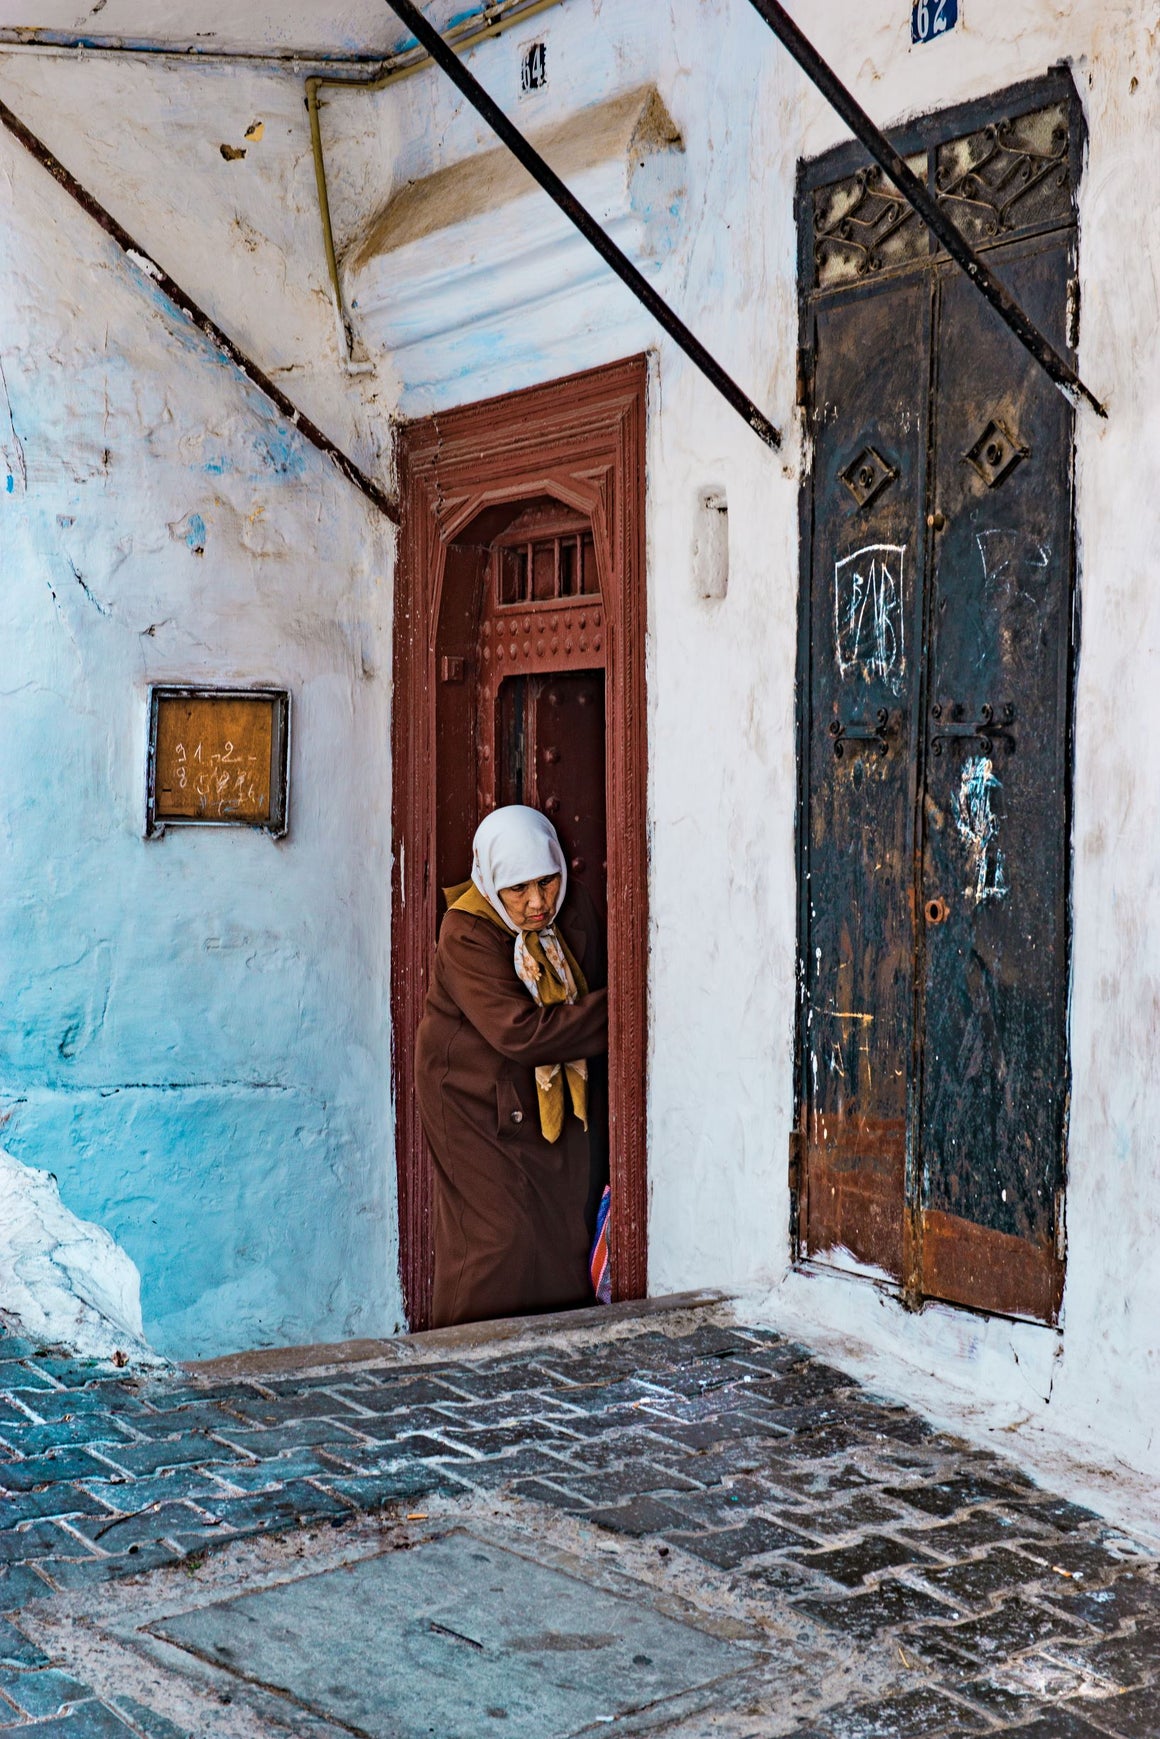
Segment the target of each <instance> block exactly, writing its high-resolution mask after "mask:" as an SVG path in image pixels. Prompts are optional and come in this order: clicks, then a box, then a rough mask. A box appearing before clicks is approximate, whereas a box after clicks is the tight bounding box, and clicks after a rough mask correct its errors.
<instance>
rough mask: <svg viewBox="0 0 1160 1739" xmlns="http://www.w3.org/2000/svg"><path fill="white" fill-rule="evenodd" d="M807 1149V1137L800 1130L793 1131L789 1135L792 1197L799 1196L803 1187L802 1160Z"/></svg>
mask: <svg viewBox="0 0 1160 1739" xmlns="http://www.w3.org/2000/svg"><path fill="white" fill-rule="evenodd" d="M804 1149H805V1137H804V1135H803V1134H802V1132H801V1130H800V1129H791V1130H790V1133H789V1189H790V1194H791V1195H794V1196H796V1195H798V1194H799V1193H800V1191H801V1186H802V1158H803V1154H804Z"/></svg>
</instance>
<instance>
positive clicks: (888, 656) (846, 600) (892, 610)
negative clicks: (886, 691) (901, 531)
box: [834, 543, 906, 694]
mask: <svg viewBox="0 0 1160 1739" xmlns="http://www.w3.org/2000/svg"><path fill="white" fill-rule="evenodd" d="M905 554H906V546H905V544H897V543H873V544H867V545H866V547H865V548H864V549H859V550H855V551H854V553H853V554H852V555H848V556H843V557H842V559H841V560H840V561H837V562H835V563H834V643H835V647H836V650H837V658H838V673H839V675H840V676H841V677H842V678H843V679H844V678H845V677H847V676H849V675H851V674H852V673H853V674H860V675H861V677H862V680H863V681H864V682H884V683H886V684H887V686H888V687H889V688H891V689H892V690H893V692H894V693H895V694H897V693H898V692H899V690H900V688H901V686H902V677H903V674H904V672H905V669H906V657H905V643H904V627H903V590H902V564H903V558H904V557H905Z"/></svg>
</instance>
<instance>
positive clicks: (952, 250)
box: [750, 0, 1108, 417]
mask: <svg viewBox="0 0 1160 1739" xmlns="http://www.w3.org/2000/svg"><path fill="white" fill-rule="evenodd" d="M750 3H751V5H752V6H753V8H754V10H755V11H756V12H757V13H759V14H760V16H761V17H762V18H764V20H765V22H766V23H767V24H768V25H769V28H770V29H771V30H772V31H773V34H774V35H775V36H776V37H777V39H778V41H779V42H780V43H781V44H782V46H783V47H784V48H786V49H788V50H789V52H790V54H792V55H793V58H794V59H795V60H796V61H797V63H798V65H799V66H800V67H801V69H802V71H803V72H804V73H805V75H806V77H807V78H808V79H809V80H810V81H811V82H812V83H813V84H815V85H816V86H817V88H818V90H819V91H821V93H822V95H823V96H824V97H825V99H826V101H827V102H828V103H829V104H830V106H831V108H833V109H836V110H837V112H838V114H839V115H840V116H841V117H842V119H843V121H845V123H846V125H847V126H848V127H849V129H850V131H851V132H852V133H853V134H854V136H855V138H857V139H860V140H861V141H862V143H863V145H865V147H866V149H867V151H869V153H870V155H871V157H873V159H874V161H875V162H876V163H877V164H878V166H879V167H880V168H881V169H883V170H884V171H885V173H886V174H887V175H888V176H889V177H890V179H891V181H892V182H893V183H894V185H895V187H896V188H897V189H898V191H899V193H901V195H902V197H903V198H904V199H905V200H906V201H907V202H908V203H909V204H910V205H911V206H913V208H914V210H915V211H916V212H917V213H918V216H919V217H920V218H921V219H922V221H923V223H925V224H926V226H927V228H928V229H929V230H930V231H931V232H932V234H933V235H935V236H936V237H937V239H938V240H939V241H940V242H941V243H942V245H943V247H944V248H945V249H946V251H947V253H948V254H949V255H950V256H951V258H952V260H954V261H955V262H956V264H958V265H960V266H961V267H962V269H963V271H964V272H965V273H966V274H967V276H968V278H970V280H971V282H972V283H973V284H974V286H975V288H976V289H977V290H978V291H979V294H980V295H982V296H985V297H986V298H987V301H988V302H989V303H990V304H991V306H992V308H994V310H995V312H996V313H997V314H998V315H999V318H1000V319H1001V320H1004V321H1005V322H1006V324H1007V325H1008V326H1009V327H1010V328H1011V331H1012V332H1013V333H1014V334H1015V336H1016V338H1017V339H1018V340H1019V342H1020V344H1022V345H1023V347H1024V348H1025V349H1026V350H1028V351H1030V353H1031V355H1032V356H1033V357H1034V358H1035V360H1036V362H1037V363H1038V364H1039V366H1040V368H1042V369H1043V370H1044V372H1045V373H1046V374H1048V375H1050V377H1051V379H1052V380H1053V381H1054V382H1055V384H1056V386H1058V387H1061V388H1062V389H1063V390H1064V391H1065V392H1073V393H1079V394H1080V395H1081V396H1082V397H1083V398H1085V399H1086V400H1087V402H1088V404H1089V405H1091V407H1092V409H1093V410H1094V411H1096V412H1097V413H1098V415H1099V416H1101V417H1106V416H1107V414H1108V413H1107V411H1106V410H1105V409H1104V407H1103V405H1102V404H1101V403H1100V401H1099V399H1098V398H1097V397H1096V395H1095V393H1093V392H1092V391H1091V389H1090V388H1089V387H1086V386H1085V385H1084V383H1083V381H1082V380H1081V379H1080V378H1079V375H1078V374H1077V373H1076V372H1075V370H1074V368H1072V366H1071V364H1070V363H1069V362H1067V361H1065V359H1064V358H1063V357H1062V356H1060V354H1059V352H1058V351H1057V350H1056V349H1055V347H1054V346H1053V345H1052V344H1051V343H1050V342H1049V341H1048V339H1046V338H1045V337H1044V336H1043V333H1042V332H1041V331H1040V330H1039V328H1038V326H1036V325H1035V323H1034V321H1032V320H1029V319H1028V317H1027V315H1026V314H1025V313H1024V312H1023V310H1022V308H1021V307H1020V306H1019V304H1018V302H1016V300H1015V298H1014V297H1013V296H1011V295H1010V294H1009V293H1008V292H1007V291H1006V290H1005V289H1004V288H1003V285H1002V284H1001V283H1000V282H999V280H998V278H997V277H996V276H995V274H994V273H993V272H992V271H991V269H990V267H989V266H988V265H987V264H986V263H985V262H984V261H983V260H982V259H981V258H980V257H979V255H978V254H977V253H976V252H975V250H974V248H973V247H972V246H971V244H970V243H969V242H968V241H966V240H965V238H964V237H963V235H962V233H961V231H960V230H959V229H958V228H957V227H956V226H955V225H954V224H953V223H952V222H951V220H950V218H949V217H948V216H947V214H946V212H945V211H944V210H943V209H942V206H941V205H939V203H938V201H937V200H936V199H934V198H933V197H932V195H931V194H930V193H929V192H928V191H927V189H926V188H925V187H924V186H923V184H922V182H921V181H920V180H919V179H918V177H917V175H915V173H914V171H913V169H911V167H910V165H909V164H908V163H906V162H905V161H904V160H903V158H902V157H900V156H899V154H898V152H897V151H896V150H895V149H894V146H893V145H892V144H891V143H890V141H889V139H887V137H886V135H885V134H884V133H882V132H881V131H880V130H879V129H878V128H877V127H876V126H875V125H874V122H873V121H872V120H871V119H870V117H869V115H868V114H867V113H866V111H865V109H863V108H862V107H861V105H860V104H859V103H858V101H857V100H856V98H855V97H854V96H852V95H851V93H850V92H849V91H848V90H847V89H846V87H845V85H844V84H843V83H842V81H841V79H839V77H838V75H837V73H835V72H834V70H833V68H832V67H831V66H829V65H827V63H826V62H825V61H824V60H823V59H822V57H821V55H820V54H819V53H818V51H817V49H816V48H815V47H814V46H813V44H812V43H811V42H810V41H809V40H808V39H807V38H806V37H805V36H803V35H802V33H801V31H800V30H799V29H798V27H797V25H796V24H795V23H794V21H793V19H792V18H791V17H790V15H789V13H788V12H787V11H786V10H785V8H784V7H783V6H780V5H779V4H778V0H750Z"/></svg>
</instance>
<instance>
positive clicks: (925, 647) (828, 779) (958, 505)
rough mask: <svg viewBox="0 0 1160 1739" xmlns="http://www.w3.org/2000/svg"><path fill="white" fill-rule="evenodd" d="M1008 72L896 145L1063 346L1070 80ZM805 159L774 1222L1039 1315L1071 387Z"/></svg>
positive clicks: (1047, 1199)
mask: <svg viewBox="0 0 1160 1739" xmlns="http://www.w3.org/2000/svg"><path fill="white" fill-rule="evenodd" d="M1047 99H1051V100H1047ZM1008 100H1009V102H1010V105H1011V110H1012V111H1013V112H1010V113H1008V114H1005V115H1004V114H1002V111H1000V118H999V119H998V120H996V119H995V118H994V117H993V116H991V117H986V116H985V115H984V114H983V113H982V111H981V106H978V105H976V106H974V107H973V108H972V109H971V110H964V111H958V112H955V113H952V114H948V115H946V116H943V117H936V118H935V119H933V120H931V121H928V122H922V123H917V124H916V127H915V130H914V133H913V135H912V136H910V137H908V138H906V139H905V140H903V141H900V143H901V145H902V147H903V149H905V150H906V151H907V152H908V154H911V161H912V163H914V164H915V166H916V167H917V168H920V169H922V168H925V172H926V174H927V175H928V177H929V184H930V185H931V186H932V187H933V188H934V189H935V190H936V191H937V192H938V194H939V196H940V197H941V198H943V199H944V201H945V202H946V203H947V204H948V207H950V208H951V209H952V211H953V214H954V216H955V218H956V220H957V221H959V222H960V223H961V224H962V225H963V227H964V229H965V230H966V231H967V232H968V233H970V234H971V237H972V240H974V241H976V242H982V243H984V244H985V245H986V244H989V245H990V260H991V263H992V266H993V269H995V270H996V271H998V272H999V274H1000V275H1001V276H1002V277H1003V278H1004V280H1005V281H1006V282H1007V283H1008V284H1009V285H1010V287H1011V289H1012V290H1013V291H1014V293H1015V295H1016V296H1017V297H1018V299H1019V300H1020V301H1021V303H1022V305H1023V306H1024V307H1025V308H1026V309H1027V310H1028V312H1029V313H1030V314H1031V316H1032V318H1033V319H1034V320H1035V321H1036V322H1037V323H1038V324H1039V325H1040V326H1041V327H1042V329H1043V330H1045V331H1046V332H1047V333H1048V335H1049V336H1050V337H1051V338H1052V340H1053V342H1054V343H1056V344H1057V345H1058V347H1059V348H1060V350H1061V352H1065V351H1066V350H1067V347H1068V344H1069V342H1074V334H1072V333H1069V332H1068V331H1067V325H1068V308H1069V297H1070V290H1071V282H1072V279H1071V274H1072V271H1073V269H1074V245H1075V243H1074V236H1075V232H1074V204H1073V197H1072V196H1073V189H1074V181H1075V175H1076V170H1077V163H1078V154H1077V153H1078V145H1079V140H1078V139H1077V137H1076V132H1075V125H1074V119H1073V106H1072V94H1071V93H1070V86H1068V85H1066V83H1061V82H1060V81H1059V80H1058V79H1057V80H1053V81H1049V82H1048V84H1047V85H1046V86H1041V87H1040V88H1039V89H1036V90H1029V89H1025V90H1022V91H1020V92H1017V93H1009V99H1008ZM982 120H986V124H985V125H983V124H981V121H982ZM1069 121H1070V122H1071V123H1072V124H1071V125H1070V126H1069ZM827 167H828V169H829V173H828V175H827V173H826V169H827ZM842 168H845V169H846V173H845V174H844V175H836V174H835V171H836V170H840V169H842ZM811 174H812V175H813V183H812V185H811V182H810V176H809V175H807V176H806V177H805V178H804V182H803V188H802V208H801V209H802V218H803V241H804V242H806V243H808V247H803V255H802V258H803V271H804V276H805V278H806V288H805V290H804V293H803V326H804V330H803V338H804V342H805V349H806V355H805V357H804V358H803V362H804V364H805V366H804V369H803V377H804V380H805V383H806V386H807V390H808V399H809V410H810V424H811V431H812V435H813V442H814V454H813V475H812V479H811V480H810V483H809V485H808V486H807V493H806V494H805V495H804V497H803V503H804V506H805V519H804V524H803V533H804V539H803V541H804V544H805V548H806V551H807V556H806V563H805V571H804V580H803V608H802V649H801V661H800V671H801V677H800V682H801V687H800V695H801V739H800V740H801V755H802V808H801V884H800V889H801V909H800V935H801V965H800V970H801V978H802V1003H801V1019H800V1023H799V1066H800V1075H799V1082H800V1087H799V1092H800V1101H799V1102H800V1108H801V1116H800V1120H799V1125H798V1134H797V1135H796V1137H795V1145H796V1155H795V1167H794V1173H795V1175H794V1181H795V1183H796V1185H797V1190H796V1211H797V1226H796V1236H797V1248H798V1251H799V1253H801V1254H804V1255H810V1256H814V1257H818V1258H821V1259H823V1260H830V1261H833V1260H840V1261H842V1262H848V1261H849V1259H850V1258H853V1259H854V1260H855V1261H856V1262H857V1263H858V1264H860V1265H862V1266H867V1267H870V1268H872V1269H876V1270H878V1271H880V1272H884V1273H885V1274H886V1275H888V1276H890V1277H891V1278H893V1279H895V1280H897V1281H898V1282H900V1283H901V1284H902V1286H903V1287H904V1288H905V1290H906V1292H907V1294H908V1295H909V1296H911V1297H912V1298H915V1299H917V1298H919V1297H922V1296H931V1297H937V1298H944V1299H948V1300H952V1301H955V1302H959V1303H962V1304H967V1305H971V1306H974V1307H976V1308H980V1309H987V1310H996V1311H1002V1312H1007V1313H1011V1314H1019V1315H1030V1316H1034V1317H1039V1318H1045V1319H1048V1320H1052V1319H1054V1317H1055V1316H1056V1315H1057V1313H1058V1308H1059V1303H1060V1297H1061V1291H1062V1273H1063V1265H1062V1259H1063V1248H1062V1189H1063V1171H1064V1138H1065V1112H1066V1101H1067V1053H1066V985H1067V949H1068V932H1067V897H1068V873H1069V857H1068V841H1069V816H1070V784H1069V780H1070V772H1069V768H1070V743H1069V708H1070V672H1071V660H1072V620H1071V617H1072V610H1071V599H1072V588H1073V574H1072V534H1071V522H1072V500H1071V475H1072V416H1071V411H1070V408H1069V406H1068V405H1067V403H1066V402H1065V400H1064V399H1063V398H1062V397H1061V395H1060V394H1059V392H1058V391H1057V390H1056V389H1055V388H1054V387H1053V386H1052V385H1051V384H1050V383H1049V382H1048V381H1047V380H1046V379H1045V378H1044V376H1043V375H1042V374H1041V373H1040V372H1039V370H1038V369H1037V368H1036V366H1035V364H1034V363H1033V362H1031V360H1030V359H1029V358H1028V357H1027V356H1026V353H1025V352H1024V351H1023V350H1022V349H1021V347H1020V346H1019V345H1018V343H1017V342H1016V341H1015V340H1014V339H1013V338H1012V337H1011V336H1010V334H1009V333H1008V332H1007V330H1006V328H1005V327H1004V326H1003V325H1002V324H1001V322H1000V321H999V320H998V319H997V317H996V316H995V315H994V314H993V312H992V311H991V309H990V308H989V307H988V306H987V305H986V304H985V303H984V302H983V301H982V299H981V298H980V297H979V296H978V294H977V292H976V291H975V290H974V288H973V287H972V286H971V285H970V284H969V283H968V282H967V281H966V280H965V279H964V278H963V276H962V275H961V273H959V272H958V271H957V270H956V269H955V268H953V267H952V266H951V265H950V263H949V262H948V261H947V260H946V259H945V257H941V256H939V255H938V254H937V253H936V252H935V251H934V250H933V249H932V247H931V244H930V243H929V240H928V238H927V237H926V235H925V232H924V231H923V230H922V228H921V226H919V225H918V224H917V223H916V222H915V220H914V219H913V218H912V217H909V216H908V215H907V211H906V208H905V206H903V205H902V203H901V202H900V201H898V200H897V199H896V198H893V197H892V190H891V189H890V188H889V187H888V186H886V185H884V184H883V183H882V182H881V180H880V179H876V171H873V170H867V169H865V168H859V167H858V166H857V164H856V162H854V160H853V159H852V157H851V153H850V151H849V150H846V151H844V152H842V153H839V154H836V155H835V154H831V158H830V160H829V162H828V164H823V165H822V166H821V167H820V168H819V166H814V168H813V169H812V170H811Z"/></svg>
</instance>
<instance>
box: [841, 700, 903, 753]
mask: <svg viewBox="0 0 1160 1739" xmlns="http://www.w3.org/2000/svg"><path fill="white" fill-rule="evenodd" d="M889 734H890V712H889V709H888V708H886V707H884V706H880V707H879V708H878V710H877V712H876V713H875V714H874V720H873V723H871V722H870V720H868V719H848V720H845V721H843V720H842V719H832V720H831V721H830V736H831V738H832V739H833V744H834V758H835V760H838V761H840V760H841V759H842V756H843V755H844V754H845V752H846V744H847V743H873V744H874V745H875V746H876V748H877V752H878V754H880V755H885V754H887V753H888V752H889V749H890V744H889V742H888V741H887V739H888V737H889Z"/></svg>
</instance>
